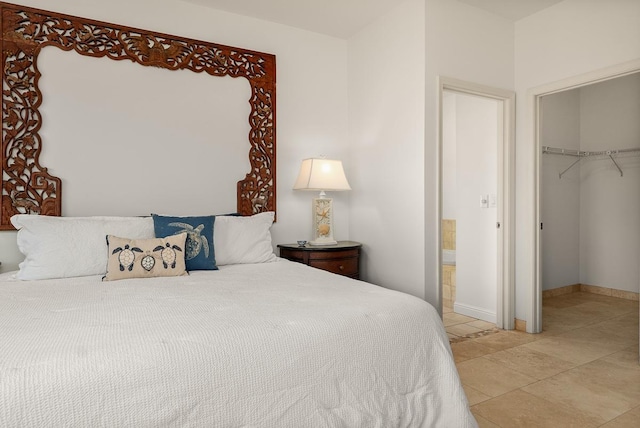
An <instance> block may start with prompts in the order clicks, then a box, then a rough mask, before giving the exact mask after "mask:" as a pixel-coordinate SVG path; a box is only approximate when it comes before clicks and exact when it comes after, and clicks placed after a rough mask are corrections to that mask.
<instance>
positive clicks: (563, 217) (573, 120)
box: [540, 90, 581, 290]
mask: <svg viewBox="0 0 640 428" xmlns="http://www.w3.org/2000/svg"><path fill="white" fill-rule="evenodd" d="M540 111H541V120H540V124H541V128H540V144H541V145H543V146H551V147H558V148H565V149H572V150H580V92H579V90H572V91H565V92H560V93H557V94H552V95H547V96H545V97H543V98H542V102H541V108H540ZM541 159H542V163H541V174H540V181H541V188H542V189H541V191H542V201H541V205H542V206H541V210H542V211H541V216H542V219H541V221H542V222H543V223H544V229H543V232H542V243H541V245H542V251H541V254H542V289H543V290H549V289H552V288H559V287H564V286H565V285H572V284H578V283H580V214H581V210H580V166H581V164H580V163H578V164H577V165H574V166H573V167H572V168H571V169H570V170H569V171H567V172H566V173H565V174H564V175H563V176H562V179H561V178H560V177H559V174H560V173H561V172H563V171H564V170H565V169H567V168H568V167H569V166H570V165H571V164H572V163H574V162H575V161H576V160H577V158H574V157H570V156H559V155H552V154H545V155H542V158H541Z"/></svg>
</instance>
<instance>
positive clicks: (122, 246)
mask: <svg viewBox="0 0 640 428" xmlns="http://www.w3.org/2000/svg"><path fill="white" fill-rule="evenodd" d="M186 240H187V234H186V233H181V234H179V235H172V236H168V237H166V238H154V239H128V238H120V237H117V236H113V235H108V236H107V247H108V251H109V261H108V263H107V274H106V275H105V276H104V277H103V278H102V280H103V281H112V280H116V279H125V278H154V277H159V276H181V275H187V269H186V265H185V257H184V254H185V242H186Z"/></svg>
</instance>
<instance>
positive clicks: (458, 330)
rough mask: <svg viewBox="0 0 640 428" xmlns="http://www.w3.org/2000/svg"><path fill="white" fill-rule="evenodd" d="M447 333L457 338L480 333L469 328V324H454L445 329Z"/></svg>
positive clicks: (473, 328) (477, 329) (475, 329)
mask: <svg viewBox="0 0 640 428" xmlns="http://www.w3.org/2000/svg"><path fill="white" fill-rule="evenodd" d="M446 329H447V333H451V334H455V335H457V336H466V335H467V334H472V333H477V332H479V331H482V330H481V329H479V328H475V327H471V326H470V325H469V324H455V325H450V326H448V327H446Z"/></svg>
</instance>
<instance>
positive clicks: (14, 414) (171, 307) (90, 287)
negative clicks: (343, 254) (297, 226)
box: [0, 260, 476, 428]
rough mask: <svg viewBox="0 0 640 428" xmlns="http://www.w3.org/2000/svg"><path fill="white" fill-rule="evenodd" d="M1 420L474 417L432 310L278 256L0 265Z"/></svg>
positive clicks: (238, 422) (363, 423)
mask: <svg viewBox="0 0 640 428" xmlns="http://www.w3.org/2000/svg"><path fill="white" fill-rule="evenodd" d="M0 426H2V427H63V426H65V427H66V426H74V427H100V426H104V427H174V426H202V427H205V426H206V427H296V428H297V427H419V426H423V427H472V426H476V423H475V420H474V419H473V416H472V415H471V413H470V411H469V408H468V404H467V401H466V398H465V395H464V392H463V389H462V386H461V384H460V381H459V378H458V374H457V372H456V368H455V365H454V363H453V359H452V356H451V350H450V347H449V343H448V338H447V335H446V333H445V331H444V328H443V326H442V323H441V321H440V319H439V317H438V315H437V313H436V311H435V310H434V309H433V308H432V307H431V306H430V305H428V304H427V303H425V302H423V301H421V300H420V299H417V298H414V297H412V296H409V295H406V294H402V293H398V292H394V291H390V290H386V289H384V288H381V287H377V286H373V285H370V284H367V283H364V282H360V281H355V280H352V279H349V278H345V277H342V276H337V275H333V274H330V273H327V272H324V271H320V270H317V269H313V268H309V267H307V266H303V265H301V264H297V263H292V262H288V261H284V260H279V261H278V262H275V263H264V264H251V265H230V266H223V267H221V268H220V270H219V271H213V272H202V271H198V272H193V273H191V275H190V276H189V277H179V278H157V279H132V280H122V281H113V282H101V281H100V277H99V276H92V277H82V278H71V279H58V280H42V281H18V280H14V279H11V275H10V274H3V275H0Z"/></svg>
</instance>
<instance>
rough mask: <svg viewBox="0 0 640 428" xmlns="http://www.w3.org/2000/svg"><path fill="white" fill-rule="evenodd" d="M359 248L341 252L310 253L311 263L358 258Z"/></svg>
mask: <svg viewBox="0 0 640 428" xmlns="http://www.w3.org/2000/svg"><path fill="white" fill-rule="evenodd" d="M359 252H360V249H359V248H353V249H349V250H341V251H313V252H310V253H309V261H312V260H336V259H345V258H358V253H359Z"/></svg>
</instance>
